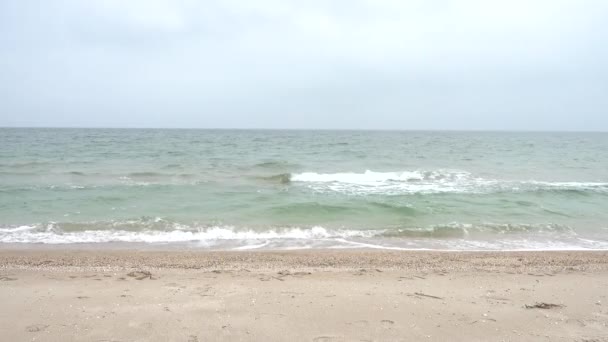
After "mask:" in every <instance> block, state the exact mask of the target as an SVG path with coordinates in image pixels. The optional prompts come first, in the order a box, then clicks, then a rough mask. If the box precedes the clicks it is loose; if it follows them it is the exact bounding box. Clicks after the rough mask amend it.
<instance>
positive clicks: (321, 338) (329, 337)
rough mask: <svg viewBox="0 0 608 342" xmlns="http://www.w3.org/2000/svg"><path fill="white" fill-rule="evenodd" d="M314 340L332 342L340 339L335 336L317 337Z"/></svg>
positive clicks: (314, 341) (315, 341)
mask: <svg viewBox="0 0 608 342" xmlns="http://www.w3.org/2000/svg"><path fill="white" fill-rule="evenodd" d="M312 340H313V342H331V341H337V340H338V339H337V338H335V337H333V336H317V337H315V338H313V339H312Z"/></svg>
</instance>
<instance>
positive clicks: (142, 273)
mask: <svg viewBox="0 0 608 342" xmlns="http://www.w3.org/2000/svg"><path fill="white" fill-rule="evenodd" d="M127 276H129V277H132V278H135V279H137V280H144V279H146V278H148V279H152V273H150V272H148V271H133V272H131V273H128V274H127Z"/></svg>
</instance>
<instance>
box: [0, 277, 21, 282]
mask: <svg viewBox="0 0 608 342" xmlns="http://www.w3.org/2000/svg"><path fill="white" fill-rule="evenodd" d="M15 280H17V278H10V277H6V276H0V281H15Z"/></svg>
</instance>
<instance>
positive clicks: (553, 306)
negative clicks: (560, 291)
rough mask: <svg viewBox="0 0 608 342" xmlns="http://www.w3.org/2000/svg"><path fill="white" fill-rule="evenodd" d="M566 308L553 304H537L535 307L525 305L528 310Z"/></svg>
mask: <svg viewBox="0 0 608 342" xmlns="http://www.w3.org/2000/svg"><path fill="white" fill-rule="evenodd" d="M563 307H564V306H563V305H561V304H551V303H542V302H541V303H535V304H533V305H527V304H526V305H525V308H526V309H555V308H563Z"/></svg>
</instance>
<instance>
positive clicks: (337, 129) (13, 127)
mask: <svg viewBox="0 0 608 342" xmlns="http://www.w3.org/2000/svg"><path fill="white" fill-rule="evenodd" d="M0 129H117V130H129V129H132V130H146V129H147V130H208V131H330V132H331V131H344V132H495V133H501V132H502V133H608V130H538V129H531V130H526V129H446V128H410V129H392V128H391V129H389V128H260V127H256V128H238V127H111V126H107V127H106V126H100V127H94V126H0Z"/></svg>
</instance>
